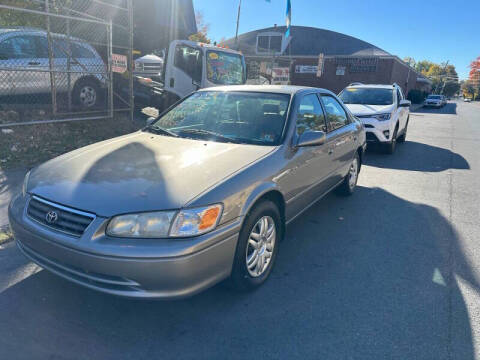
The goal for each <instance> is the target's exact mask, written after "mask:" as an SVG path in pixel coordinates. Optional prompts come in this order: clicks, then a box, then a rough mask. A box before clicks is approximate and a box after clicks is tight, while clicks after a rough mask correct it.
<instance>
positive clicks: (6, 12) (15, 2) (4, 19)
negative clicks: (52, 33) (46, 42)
mask: <svg viewBox="0 0 480 360" xmlns="http://www.w3.org/2000/svg"><path fill="white" fill-rule="evenodd" d="M2 5H7V6H12V7H16V8H20V9H30V10H37V11H45V6H44V5H43V4H42V3H39V2H36V1H22V0H2ZM45 24H46V22H45V16H39V15H36V14H29V13H27V12H24V11H21V10H10V9H0V27H3V28H6V27H11V26H25V27H36V28H45Z"/></svg>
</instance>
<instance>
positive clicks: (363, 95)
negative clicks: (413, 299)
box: [339, 88, 393, 105]
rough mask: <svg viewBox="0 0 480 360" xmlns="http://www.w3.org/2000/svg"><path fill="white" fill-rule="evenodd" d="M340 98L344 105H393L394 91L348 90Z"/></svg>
mask: <svg viewBox="0 0 480 360" xmlns="http://www.w3.org/2000/svg"><path fill="white" fill-rule="evenodd" d="M339 98H340V99H341V100H342V101H343V103H344V104H363V105H391V104H393V91H392V89H379V88H347V89H344V90H343V91H342V92H341V93H340V95H339Z"/></svg>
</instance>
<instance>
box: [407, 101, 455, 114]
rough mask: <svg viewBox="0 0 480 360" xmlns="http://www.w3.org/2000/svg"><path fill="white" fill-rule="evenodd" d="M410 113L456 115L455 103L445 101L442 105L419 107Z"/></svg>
mask: <svg viewBox="0 0 480 360" xmlns="http://www.w3.org/2000/svg"><path fill="white" fill-rule="evenodd" d="M411 114H449V115H457V104H456V103H454V102H449V103H447V104H446V105H445V106H444V107H441V108H433V107H421V108H418V109H416V110H414V111H412V112H411Z"/></svg>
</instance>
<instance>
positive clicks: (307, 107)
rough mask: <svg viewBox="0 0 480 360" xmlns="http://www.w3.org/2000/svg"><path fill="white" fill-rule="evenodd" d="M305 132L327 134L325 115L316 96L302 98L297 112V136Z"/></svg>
mask: <svg viewBox="0 0 480 360" xmlns="http://www.w3.org/2000/svg"><path fill="white" fill-rule="evenodd" d="M305 131H324V132H327V127H326V122H325V115H324V114H323V109H322V106H321V105H320V102H319V101H318V97H317V95H316V94H310V95H306V96H304V97H303V99H302V100H301V102H300V105H299V107H298V110H297V134H298V135H301V134H303V133H304V132H305Z"/></svg>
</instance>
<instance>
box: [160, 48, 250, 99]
mask: <svg viewBox="0 0 480 360" xmlns="http://www.w3.org/2000/svg"><path fill="white" fill-rule="evenodd" d="M166 56H167V61H166V62H165V71H164V89H165V91H166V92H168V93H169V96H170V97H172V98H175V97H178V99H181V98H183V97H185V96H186V95H188V94H190V93H191V92H193V91H196V90H198V89H200V88H206V87H211V86H219V85H241V84H244V83H245V82H246V78H247V76H246V67H245V59H244V57H243V55H242V54H241V53H240V52H238V51H234V50H230V49H226V48H222V47H217V46H213V45H209V44H203V43H198V42H194V41H187V40H174V41H172V42H171V43H170V46H169V48H168V52H167V55H166Z"/></svg>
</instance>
